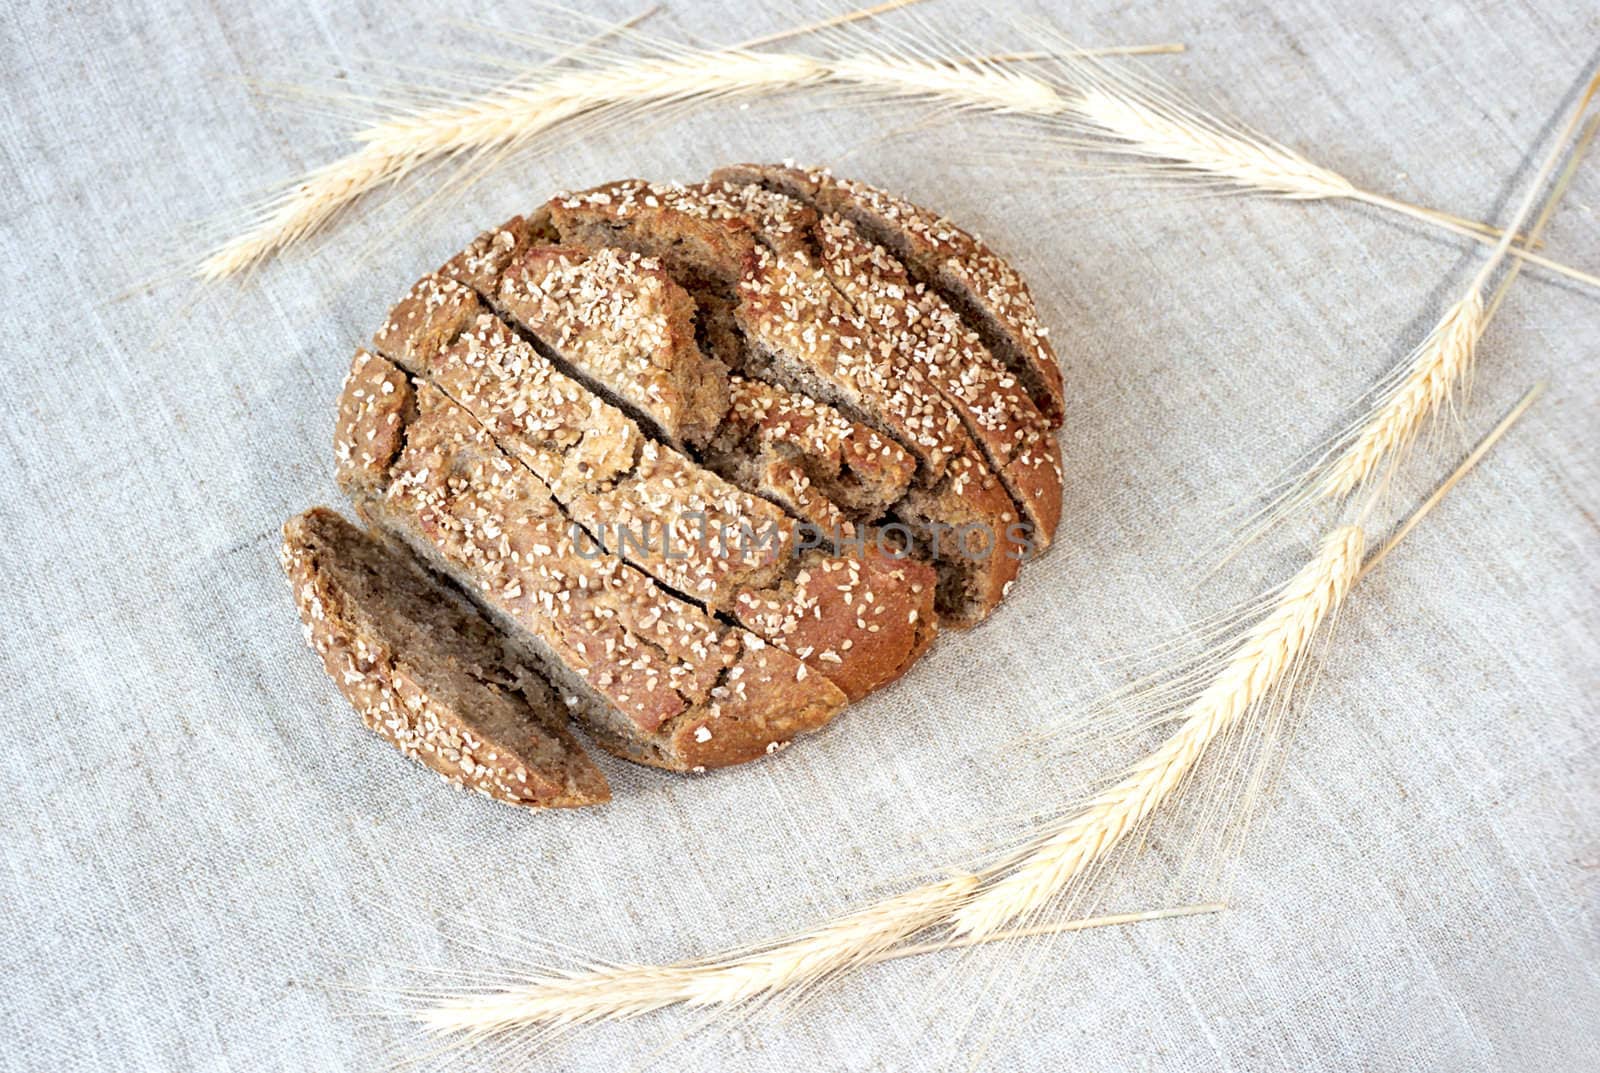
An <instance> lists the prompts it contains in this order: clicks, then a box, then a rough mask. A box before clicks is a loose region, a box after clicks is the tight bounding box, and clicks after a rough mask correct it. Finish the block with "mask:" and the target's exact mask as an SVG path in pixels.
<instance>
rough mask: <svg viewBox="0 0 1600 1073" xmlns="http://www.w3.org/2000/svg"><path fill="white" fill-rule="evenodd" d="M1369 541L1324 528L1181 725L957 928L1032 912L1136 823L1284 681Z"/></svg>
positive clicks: (956, 921)
mask: <svg viewBox="0 0 1600 1073" xmlns="http://www.w3.org/2000/svg"><path fill="white" fill-rule="evenodd" d="M1365 542H1366V541H1365V536H1364V534H1363V533H1362V531H1361V529H1360V528H1359V527H1358V526H1342V527H1340V528H1338V529H1335V530H1334V531H1333V532H1332V533H1330V534H1328V536H1327V537H1326V538H1325V539H1324V541H1323V543H1322V547H1321V549H1320V550H1319V551H1318V553H1317V554H1316V556H1315V557H1313V558H1312V560H1311V561H1310V562H1308V563H1307V564H1306V565H1305V566H1304V567H1302V568H1301V570H1300V572H1299V573H1298V574H1296V575H1295V577H1294V578H1293V579H1292V580H1291V581H1290V582H1289V584H1288V585H1287V586H1285V587H1284V589H1283V591H1282V593H1281V595H1280V596H1279V599H1278V601H1277V604H1276V606H1275V607H1274V608H1273V609H1272V611H1271V612H1270V613H1269V614H1268V615H1267V616H1266V617H1265V618H1264V619H1262V620H1261V621H1260V622H1259V623H1258V624H1257V625H1256V626H1255V627H1254V628H1252V629H1251V630H1250V631H1249V632H1248V633H1247V634H1246V635H1245V637H1244V638H1243V640H1242V641H1241V642H1240V643H1239V645H1238V646H1237V648H1235V649H1234V651H1233V654H1232V656H1231V657H1230V658H1229V659H1228V661H1227V663H1226V664H1225V665H1224V666H1223V668H1222V670H1221V671H1220V672H1219V673H1218V674H1217V675H1216V677H1215V678H1213V679H1212V680H1211V682H1210V683H1209V684H1208V685H1207V686H1206V687H1205V688H1204V689H1203V690H1202V691H1201V692H1200V694H1199V696H1197V697H1195V699H1194V700H1193V701H1192V702H1191V703H1190V704H1189V705H1187V706H1186V707H1185V708H1184V712H1183V724H1182V725H1181V726H1180V727H1179V729H1178V730H1177V732H1176V733H1174V734H1173V735H1172V736H1171V737H1169V738H1168V739H1167V740H1166V741H1165V742H1164V743H1162V745H1161V746H1160V747H1159V748H1157V749H1156V750H1155V751H1154V752H1152V753H1150V754H1149V755H1148V756H1146V757H1145V758H1144V759H1142V760H1140V761H1139V762H1138V763H1137V764H1135V765H1134V766H1133V767H1132V768H1131V769H1130V770H1129V771H1128V772H1127V774H1126V775H1124V776H1123V778H1122V779H1121V781H1119V782H1117V783H1116V784H1115V785H1114V786H1112V787H1111V788H1110V789H1109V790H1106V791H1104V792H1103V793H1100V794H1098V795H1097V796H1096V797H1094V798H1093V799H1092V800H1091V801H1089V802H1088V803H1087V804H1086V805H1085V806H1084V807H1083V808H1082V809H1080V810H1078V811H1076V812H1073V813H1072V814H1070V815H1069V816H1068V818H1067V819H1065V820H1064V821H1061V822H1059V823H1058V824H1057V825H1056V827H1055V829H1054V830H1052V831H1050V832H1049V833H1048V834H1047V835H1045V836H1044V837H1043V838H1042V839H1040V840H1039V841H1038V842H1037V843H1036V844H1035V845H1034V846H1033V848H1031V849H1030V850H1028V851H1027V852H1026V854H1025V856H1024V857H1023V858H1022V859H1021V860H1020V861H1019V862H1018V863H1017V864H1016V865H1014V866H1013V867H1011V868H1010V869H1009V870H1008V871H1007V872H1006V874H1005V875H1004V876H1003V877H1002V878H1000V879H998V880H996V881H994V882H992V883H989V884H988V885H986V886H985V888H984V889H983V890H982V891H981V892H979V893H978V894H977V895H975V896H974V897H972V898H971V899H969V900H967V901H966V902H964V903H963V904H962V905H961V906H960V907H959V908H958V909H957V910H956V911H955V912H954V913H952V914H951V916H950V924H951V926H952V929H953V931H954V932H955V934H956V935H958V936H983V935H990V934H993V933H995V932H997V931H999V930H1000V929H1002V928H1004V927H1005V926H1006V925H1007V924H1008V923H1010V922H1011V921H1013V920H1016V919H1018V918H1022V917H1026V916H1028V915H1030V914H1032V913H1034V912H1035V911H1037V910H1038V909H1040V908H1042V907H1043V906H1045V905H1046V904H1047V903H1049V902H1050V901H1052V900H1053V899H1054V898H1055V897H1056V896H1057V895H1058V894H1060V893H1061V892H1062V891H1063V890H1064V889H1066V888H1067V887H1068V885H1070V884H1071V883H1072V882H1073V881H1074V880H1075V879H1077V878H1078V877H1080V876H1082V875H1084V874H1085V872H1086V871H1087V870H1088V869H1089V867H1090V866H1091V865H1093V864H1094V863H1095V862H1097V861H1099V860H1101V859H1102V858H1103V857H1104V856H1105V855H1106V854H1107V853H1109V852H1110V851H1111V850H1112V849H1113V848H1115V847H1116V846H1118V845H1119V844H1121V843H1122V842H1123V841H1124V840H1125V839H1126V838H1127V836H1128V834H1129V833H1130V832H1132V831H1135V830H1137V829H1138V828H1139V827H1140V825H1142V824H1143V823H1144V821H1145V820H1146V819H1148V818H1149V817H1150V815H1151V814H1152V813H1153V812H1154V811H1155V810H1156V809H1157V808H1158V807H1159V806H1160V805H1161V803H1162V802H1163V801H1165V800H1166V799H1167V798H1168V797H1169V796H1170V795H1171V794H1172V792H1173V791H1174V790H1175V789H1177V787H1178V786H1179V785H1181V784H1182V782H1183V781H1184V778H1185V777H1186V776H1187V775H1188V774H1189V773H1190V772H1191V771H1193V770H1194V767H1195V765H1196V764H1198V763H1199V762H1200V758H1201V757H1202V756H1204V755H1205V753H1206V749H1207V748H1208V747H1209V746H1210V745H1211V744H1212V743H1213V742H1215V741H1217V739H1218V738H1219V737H1221V736H1222V735H1223V734H1224V733H1226V732H1227V731H1228V730H1229V729H1230V728H1232V727H1234V726H1235V725H1237V724H1238V723H1240V722H1241V721H1242V720H1244V719H1245V718H1246V717H1247V716H1248V715H1249V714H1250V713H1251V712H1253V711H1256V710H1258V709H1259V708H1260V707H1261V705H1262V704H1263V703H1264V702H1265V701H1266V700H1267V698H1268V697H1269V696H1271V695H1273V694H1274V693H1275V691H1276V690H1277V689H1278V688H1279V687H1280V685H1281V684H1282V683H1284V682H1285V681H1286V678H1287V677H1288V675H1289V672H1290V671H1291V670H1292V669H1293V668H1294V667H1295V666H1296V665H1297V664H1298V663H1299V661H1300V660H1301V659H1303V658H1304V657H1305V654H1306V650H1307V645H1308V643H1309V642H1310V640H1311V638H1312V636H1313V635H1314V634H1315V633H1316V631H1317V628H1318V627H1319V626H1320V625H1322V623H1323V622H1324V621H1326V620H1327V618H1328V616H1329V615H1331V614H1332V613H1333V612H1334V611H1335V610H1336V609H1337V608H1338V607H1339V605H1340V603H1341V602H1342V601H1343V600H1344V598H1345V595H1346V594H1347V593H1348V592H1349V591H1350V586H1351V585H1352V584H1353V583H1354V582H1355V579H1356V574H1357V572H1358V571H1359V570H1360V569H1361V552H1362V549H1363V547H1364V546H1365Z"/></svg>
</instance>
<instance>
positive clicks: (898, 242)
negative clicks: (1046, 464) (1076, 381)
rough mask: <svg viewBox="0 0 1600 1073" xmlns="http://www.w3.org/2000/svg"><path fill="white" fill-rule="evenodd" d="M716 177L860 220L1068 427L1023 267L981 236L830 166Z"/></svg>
mask: <svg viewBox="0 0 1600 1073" xmlns="http://www.w3.org/2000/svg"><path fill="white" fill-rule="evenodd" d="M711 178H712V181H713V182H724V183H743V184H750V185H757V186H762V187H764V188H766V189H768V190H770V191H774V192H778V193H782V194H786V195H788V196H790V197H793V198H795V199H797V200H799V201H802V202H804V203H806V204H807V205H809V206H811V207H812V208H814V209H816V210H817V211H818V212H821V213H833V214H837V215H840V216H843V217H845V218H846V219H848V220H850V221H851V222H852V223H854V224H855V225H856V226H858V227H860V228H861V230H862V231H863V233H864V234H865V235H866V236H867V237H868V238H870V239H871V240H872V241H874V242H876V243H877V244H878V245H880V246H883V247H884V248H886V249H887V250H889V252H891V253H893V254H894V255H895V256H896V257H897V258H899V259H900V260H901V261H902V262H904V264H905V265H906V267H907V268H908V269H909V270H910V272H911V275H912V277H913V278H914V279H915V280H916V281H917V282H919V283H922V284H923V285H925V286H926V287H928V288H929V289H930V290H932V291H933V292H934V293H936V294H937V295H939V297H941V298H942V299H944V300H945V301H946V302H948V303H949V304H950V305H951V306H952V307H953V308H954V309H955V310H956V311H957V312H959V313H960V314H961V316H962V318H963V319H964V320H965V321H966V323H967V324H968V325H969V326H970V327H971V328H972V329H973V330H974V331H975V332H976V333H977V334H978V337H979V338H980V339H981V340H982V342H983V345H984V346H985V347H987V348H988V349H989V351H990V352H991V353H992V354H994V356H995V357H997V358H999V359H1000V360H1001V361H1002V362H1004V363H1005V365H1006V367H1007V368H1009V369H1010V370H1011V372H1012V373H1013V374H1014V375H1015V376H1016V377H1017V379H1018V381H1020V382H1021V384H1022V386H1023V388H1024V389H1025V390H1026V391H1027V393H1028V395H1029V397H1030V398H1031V399H1032V400H1033V404H1034V406H1035V407H1036V408H1037V409H1038V410H1039V412H1040V413H1042V414H1043V415H1044V416H1045V418H1046V419H1047V420H1048V421H1049V422H1050V427H1051V428H1059V427H1060V426H1061V422H1062V419H1063V415H1064V414H1065V412H1066V395H1065V392H1064V390H1063V387H1062V383H1061V368H1060V365H1059V364H1058V363H1057V360H1056V354H1055V350H1054V348H1053V347H1052V346H1051V345H1050V339H1049V332H1048V331H1047V329H1045V328H1044V326H1043V325H1041V324H1040V322H1039V314H1038V309H1037V308H1036V307H1035V305H1034V301H1033V295H1032V294H1031V293H1030V292H1029V290H1028V286H1027V284H1026V283H1024V282H1023V281H1022V277H1021V276H1019V275H1018V274H1017V271H1016V269H1014V268H1012V267H1011V265H1010V264H1009V263H1008V262H1007V261H1006V260H1005V259H1004V258H1002V257H1001V256H1000V255H999V254H997V253H995V252H994V250H993V249H991V248H990V247H989V246H988V245H987V244H986V243H984V242H983V241H982V240H981V239H979V238H978V237H977V236H976V235H973V234H971V233H969V232H967V231H964V230H962V229H961V228H960V227H957V226H956V225H955V224H953V223H951V222H950V221H949V220H946V219H944V218H943V217H941V216H939V215H938V214H937V213H934V212H931V211H929V210H928V209H924V208H922V207H920V206H917V205H913V204H912V203H911V202H909V201H905V200H903V199H901V198H898V197H895V196H894V195H892V194H889V193H886V192H884V191H882V190H879V189H877V188H876V187H873V186H869V185H867V184H866V183H863V182H858V181H855V180H850V179H836V178H834V177H833V175H832V174H831V173H829V172H828V171H827V170H826V169H821V168H813V169H802V168H795V167H789V166H782V165H761V164H740V165H735V166H733V167H727V168H721V169H719V170H717V171H716V172H713V173H712V176H711Z"/></svg>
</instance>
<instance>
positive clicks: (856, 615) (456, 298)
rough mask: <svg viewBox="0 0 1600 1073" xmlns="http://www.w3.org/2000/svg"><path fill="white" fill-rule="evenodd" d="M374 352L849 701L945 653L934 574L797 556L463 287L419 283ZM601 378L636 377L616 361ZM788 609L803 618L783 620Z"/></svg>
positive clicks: (631, 550)
mask: <svg viewBox="0 0 1600 1073" xmlns="http://www.w3.org/2000/svg"><path fill="white" fill-rule="evenodd" d="M680 293H681V292H680ZM624 319H626V318H624ZM447 325H448V326H447ZM374 342H375V345H376V347H377V348H378V350H379V351H380V352H381V353H385V354H389V355H393V356H394V357H395V358H396V359H397V360H398V361H400V362H401V363H402V364H403V365H404V367H405V368H406V370H407V371H408V372H410V373H411V374H412V375H413V376H416V377H418V378H421V379H424V380H426V381H428V382H429V383H431V384H433V385H435V386H436V387H438V388H439V389H440V390H442V391H443V392H444V393H445V394H446V395H447V396H449V397H450V398H452V399H454V400H455V401H456V402H457V403H459V404H460V405H461V406H462V407H464V408H465V409H466V410H467V411H468V412H469V413H470V414H471V416H472V417H473V418H474V419H475V420H476V421H478V422H479V423H480V424H481V425H482V426H483V427H484V428H485V429H486V430H487V431H488V432H489V433H490V434H491V435H492V436H493V437H494V438H495V440H496V441H497V442H498V444H499V446H500V447H501V449H502V450H504V451H505V452H506V453H507V454H508V455H509V456H511V457H512V458H514V459H516V460H517V461H518V462H520V463H522V464H523V465H525V466H527V467H528V469H529V470H530V471H531V472H532V473H533V474H534V475H535V476H536V477H538V478H539V479H540V480H541V481H543V482H544V483H545V484H546V486H547V487H548V488H549V489H550V490H551V492H552V494H553V495H554V497H555V499H556V500H557V501H558V502H559V504H560V505H561V508H562V510H563V511H564V512H565V514H566V515H568V516H569V517H571V518H572V519H573V520H574V521H575V522H577V523H579V524H580V525H583V526H584V528H585V530H586V532H587V533H589V534H590V535H591V536H593V537H594V538H595V540H596V542H597V543H598V544H600V545H602V546H604V547H605V548H607V549H608V550H609V551H611V552H613V553H614V554H616V555H618V556H620V557H621V558H623V559H625V560H626V561H627V562H629V563H630V564H632V565H634V566H637V567H638V568H639V569H641V570H643V571H644V572H645V573H647V574H649V575H650V576H651V577H653V578H655V579H656V580H657V581H659V582H660V583H661V584H663V585H665V586H667V587H668V588H669V589H671V590H672V591H673V592H674V593H675V594H678V595H682V596H683V597H685V598H687V599H690V600H693V601H694V602H696V603H699V604H701V605H703V606H705V607H706V608H708V609H709V610H711V611H713V612H721V613H725V614H728V615H731V616H732V617H733V618H734V619H735V621H737V622H739V623H740V624H741V625H743V626H745V627H747V628H749V629H752V630H753V631H754V632H756V633H757V634H758V635H760V636H761V637H762V638H763V639H764V640H766V641H769V642H771V643H772V644H775V645H777V646H778V647H780V648H782V649H784V650H785V651H788V652H790V653H791V654H795V655H797V656H799V658H801V659H803V660H806V661H807V662H808V663H809V664H810V665H811V668H812V670H814V671H816V672H817V673H819V674H821V675H823V676H824V677H826V678H828V679H829V680H831V681H833V682H834V684H836V685H838V686H839V687H840V688H841V689H842V690H843V691H844V692H845V693H846V695H847V696H849V697H850V698H851V699H858V698H860V697H861V696H864V695H866V693H868V692H870V691H872V690H873V689H877V688H880V687H881V686H883V685H887V684H888V683H889V682H890V681H893V680H894V679H895V678H897V677H899V675H900V674H902V673H904V671H905V670H906V669H907V668H908V667H909V666H910V665H911V664H912V663H913V662H915V660H916V659H917V658H918V657H919V656H920V655H921V654H922V652H923V651H925V650H926V648H927V646H928V645H929V644H930V643H931V642H932V640H933V636H934V633H935V628H936V627H935V623H936V617H935V613H934V599H935V595H936V578H935V576H934V573H933V571H932V570H931V569H930V568H928V567H926V566H925V565H923V564H921V563H917V562H915V561H909V560H902V559H901V558H897V557H893V556H891V555H889V554H886V553H885V552H884V551H883V550H881V549H878V548H875V547H868V546H865V542H863V546H862V547H861V548H859V549H857V550H854V551H853V552H852V553H851V554H833V553H830V552H824V551H822V550H820V549H813V550H811V551H809V552H807V551H806V545H802V546H800V547H799V548H797V547H796V533H795V531H794V524H793V522H792V521H791V520H790V519H789V518H788V516H787V515H786V514H785V513H784V512H783V511H782V510H781V509H779V508H778V507H777V506H774V505H773V504H772V503H769V502H767V501H766V500H764V499H761V498H759V497H757V496H754V495H751V494H749V493H747V492H744V491H742V490H740V489H739V488H737V487H735V486H734V485H732V484H730V483H728V482H727V481H725V480H723V479H722V478H721V477H719V476H717V475H716V474H715V473H712V472H710V471H709V470H706V469H703V468H701V467H700V466H699V465H697V464H696V463H695V462H694V461H692V460H691V459H689V458H687V457H686V456H684V455H682V454H680V453H678V452H677V451H675V450H673V449H672V448H671V447H668V446H665V445H662V444H660V443H657V442H655V441H654V440H651V439H649V438H648V437H647V436H646V435H645V434H644V432H643V431H642V430H641V429H640V428H639V427H638V426H637V425H635V424H634V423H633V421H632V420H631V419H630V418H629V417H628V416H627V415H625V414H624V413H623V412H622V411H621V410H619V409H617V408H616V407H614V406H611V405H610V404H608V403H606V402H605V401H604V400H603V399H601V398H600V397H599V396H597V395H594V394H592V393H591V392H589V391H588V390H587V389H586V388H585V387H584V385H582V384H580V383H578V382H577V381H575V380H573V379H571V378H569V377H567V376H565V375H564V374H563V373H562V372H560V371H559V370H558V369H557V368H556V367H555V366H554V365H553V364H552V363H551V362H550V361H549V360H547V359H546V358H545V357H544V356H543V355H542V354H541V353H539V351H538V350H536V349H535V348H533V347H532V346H531V345H530V344H529V343H528V342H526V341H524V340H523V339H522V338H520V337H519V336H518V335H517V334H516V333H515V332H513V331H512V330H511V329H510V328H508V327H507V326H506V325H505V324H503V323H502V322H501V321H500V320H498V319H497V318H496V317H494V316H493V315H492V314H490V313H487V312H485V311H483V306H482V305H481V304H480V301H479V299H478V297H477V295H476V293H475V292H473V291H470V290H468V289H467V288H465V287H463V286H461V285H460V284H458V283H456V282H455V281H453V280H448V279H444V278H441V277H439V276H428V277H425V278H424V279H423V280H421V281H419V283H418V284H417V285H416V286H415V287H413V288H412V290H411V292H410V293H409V294H408V295H407V296H406V298H404V299H403V300H402V301H401V302H400V303H399V304H398V305H397V306H396V307H395V308H394V310H392V311H391V314H390V317H389V319H388V321H387V323H386V325H385V327H384V328H383V330H381V331H380V332H379V333H378V335H377V337H376V339H375V341H374ZM638 349H639V348H637V347H633V346H629V345H626V344H625V345H623V346H621V347H620V351H621V353H623V354H626V353H636V352H637V351H638ZM597 365H604V366H608V367H612V368H618V369H624V368H625V362H624V360H623V359H622V358H621V357H619V356H616V355H613V356H611V357H603V356H602V357H600V358H598V359H597ZM811 543H815V542H814V541H812V542H811ZM775 601H776V602H779V603H783V604H786V605H788V606H790V607H791V608H793V609H795V610H796V612H797V613H795V614H792V615H789V616H776V615H775V614H774V612H773V605H774V602H775ZM802 610H803V612H804V613H803V614H801V613H798V612H800V611H802Z"/></svg>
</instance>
